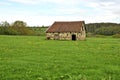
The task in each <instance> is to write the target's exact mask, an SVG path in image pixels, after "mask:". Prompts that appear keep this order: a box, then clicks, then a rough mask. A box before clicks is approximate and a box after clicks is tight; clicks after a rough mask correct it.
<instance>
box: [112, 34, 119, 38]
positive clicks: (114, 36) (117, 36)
mask: <svg viewBox="0 0 120 80" xmlns="http://www.w3.org/2000/svg"><path fill="white" fill-rule="evenodd" d="M112 37H113V38H120V34H115V35H113V36H112Z"/></svg>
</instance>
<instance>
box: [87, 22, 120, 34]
mask: <svg viewBox="0 0 120 80" xmlns="http://www.w3.org/2000/svg"><path fill="white" fill-rule="evenodd" d="M86 30H87V33H92V34H100V35H114V34H117V33H120V24H116V23H90V24H86Z"/></svg>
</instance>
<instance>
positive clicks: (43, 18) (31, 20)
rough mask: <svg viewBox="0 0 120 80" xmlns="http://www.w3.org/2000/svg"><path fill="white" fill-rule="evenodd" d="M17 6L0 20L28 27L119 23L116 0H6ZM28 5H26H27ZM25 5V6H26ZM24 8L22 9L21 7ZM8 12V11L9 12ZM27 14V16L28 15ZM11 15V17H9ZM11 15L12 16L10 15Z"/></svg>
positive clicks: (118, 9)
mask: <svg viewBox="0 0 120 80" xmlns="http://www.w3.org/2000/svg"><path fill="white" fill-rule="evenodd" d="M6 1H9V3H10V4H13V2H14V3H16V5H17V4H19V7H18V6H17V7H16V6H15V5H12V6H14V7H15V8H16V9H15V8H13V7H12V9H9V8H8V11H7V12H6V13H5V14H6V15H4V13H3V15H4V16H5V17H1V16H2V15H0V18H1V19H2V20H8V21H12V22H13V21H15V20H23V21H25V22H27V23H28V25H51V24H52V23H53V22H54V21H73V20H85V21H86V23H91V22H114V21H115V22H119V20H120V5H119V2H120V1H118V0H114V1H113V0H69V1H68V0H6ZM22 4H25V5H22ZM27 4H28V5H27ZM26 5H27V6H26ZM23 6H24V7H23ZM9 10H10V11H9ZM28 13H29V14H28ZM9 14H11V15H9ZM12 14H13V15H12Z"/></svg>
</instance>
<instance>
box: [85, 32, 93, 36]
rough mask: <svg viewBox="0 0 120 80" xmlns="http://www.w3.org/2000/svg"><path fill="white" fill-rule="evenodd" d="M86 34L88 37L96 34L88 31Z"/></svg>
mask: <svg viewBox="0 0 120 80" xmlns="http://www.w3.org/2000/svg"><path fill="white" fill-rule="evenodd" d="M86 36H87V37H93V36H94V34H93V33H90V32H88V33H87V34H86Z"/></svg>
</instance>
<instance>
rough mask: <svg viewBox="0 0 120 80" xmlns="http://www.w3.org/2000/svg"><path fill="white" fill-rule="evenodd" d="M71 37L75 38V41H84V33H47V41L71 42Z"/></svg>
mask: <svg viewBox="0 0 120 80" xmlns="http://www.w3.org/2000/svg"><path fill="white" fill-rule="evenodd" d="M72 35H75V36H76V40H85V37H86V34H85V31H81V32H80V33H76V32H66V33H47V39H52V40H72Z"/></svg>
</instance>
